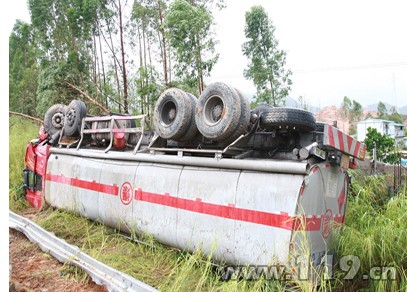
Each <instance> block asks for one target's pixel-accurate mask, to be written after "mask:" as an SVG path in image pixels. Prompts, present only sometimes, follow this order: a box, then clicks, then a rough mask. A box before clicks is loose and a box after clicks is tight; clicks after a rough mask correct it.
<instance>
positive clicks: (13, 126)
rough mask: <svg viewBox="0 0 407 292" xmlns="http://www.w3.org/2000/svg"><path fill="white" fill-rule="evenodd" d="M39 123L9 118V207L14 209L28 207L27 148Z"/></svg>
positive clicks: (36, 131)
mask: <svg viewBox="0 0 407 292" xmlns="http://www.w3.org/2000/svg"><path fill="white" fill-rule="evenodd" d="M38 129H39V125H38V124H36V123H33V122H32V121H30V120H27V119H24V118H20V117H16V116H11V117H10V119H9V133H10V136H9V167H8V170H9V208H10V209H11V210H14V211H18V210H21V209H25V208H27V202H26V200H25V197H24V194H25V192H24V188H23V169H24V168H25V162H24V157H25V149H26V147H27V143H28V142H29V141H30V140H32V139H33V138H35V137H37V136H38Z"/></svg>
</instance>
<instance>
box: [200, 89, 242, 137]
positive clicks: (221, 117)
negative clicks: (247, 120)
mask: <svg viewBox="0 0 407 292" xmlns="http://www.w3.org/2000/svg"><path fill="white" fill-rule="evenodd" d="M241 114H242V110H241V100H240V96H239V94H238V92H237V91H236V90H235V89H234V88H233V87H230V86H228V85H226V84H224V83H221V82H216V83H213V84H210V85H209V86H208V87H206V88H205V90H204V91H203V92H202V94H201V96H200V97H199V99H198V103H197V105H196V111H195V120H196V125H197V127H198V130H199V132H200V133H201V134H202V135H203V136H204V137H206V138H208V139H212V140H214V141H222V140H225V139H227V138H229V137H230V136H231V135H232V134H233V133H234V132H235V131H236V129H237V127H238V125H239V121H240V117H241Z"/></svg>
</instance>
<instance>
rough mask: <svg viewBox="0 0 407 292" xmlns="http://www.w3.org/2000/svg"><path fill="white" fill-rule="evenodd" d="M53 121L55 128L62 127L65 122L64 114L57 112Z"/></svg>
mask: <svg viewBox="0 0 407 292" xmlns="http://www.w3.org/2000/svg"><path fill="white" fill-rule="evenodd" d="M51 123H52V126H53V127H54V128H57V129H60V128H62V126H63V124H64V115H63V114H62V113H56V114H55V115H53V116H52V119H51Z"/></svg>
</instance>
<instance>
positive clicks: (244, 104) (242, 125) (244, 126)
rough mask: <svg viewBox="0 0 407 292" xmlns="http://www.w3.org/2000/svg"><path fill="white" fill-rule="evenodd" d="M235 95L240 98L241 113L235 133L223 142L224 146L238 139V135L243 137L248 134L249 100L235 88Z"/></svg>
mask: <svg viewBox="0 0 407 292" xmlns="http://www.w3.org/2000/svg"><path fill="white" fill-rule="evenodd" d="M235 90H236V93H237V94H238V95H239V98H240V108H241V113H240V120H239V123H238V125H237V128H236V130H235V132H234V133H233V134H232V135H231V136H230V137H229V138H227V139H226V140H225V141H223V142H226V144H230V143H232V142H233V141H235V140H236V139H237V138H239V137H240V135H244V134H246V133H247V132H248V128H249V125H250V103H249V100H248V99H247V98H246V97H245V96H244V95H243V94H242V92H241V91H240V90H239V89H237V88H235Z"/></svg>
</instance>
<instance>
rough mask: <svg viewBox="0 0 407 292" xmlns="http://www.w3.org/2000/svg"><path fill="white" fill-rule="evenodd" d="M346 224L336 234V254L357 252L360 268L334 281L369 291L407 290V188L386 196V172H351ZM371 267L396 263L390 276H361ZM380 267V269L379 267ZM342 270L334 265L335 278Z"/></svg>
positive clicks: (340, 274) (392, 265) (353, 253)
mask: <svg viewBox="0 0 407 292" xmlns="http://www.w3.org/2000/svg"><path fill="white" fill-rule="evenodd" d="M353 174H354V182H353V185H352V192H351V195H350V198H349V201H348V206H347V214H346V219H345V225H344V226H343V228H342V230H341V232H340V233H339V232H338V234H337V236H336V237H335V238H336V241H335V246H336V250H337V252H338V255H339V257H340V256H345V255H355V256H358V260H359V261H360V269H359V272H358V273H357V274H356V279H355V280H353V281H339V280H337V281H336V283H335V284H336V285H335V286H336V287H347V288H348V289H350V290H354V289H356V288H361V287H363V288H364V289H366V290H369V291H407V280H406V273H407V249H406V247H407V190H406V188H405V187H404V188H403V189H402V190H401V191H400V192H399V194H397V195H396V196H394V197H391V198H389V196H388V182H389V179H388V177H386V176H370V177H367V176H364V175H363V174H362V173H360V172H354V173H353ZM373 267H395V268H396V270H397V277H396V280H395V281H392V280H387V281H385V280H381V281H379V280H371V279H370V280H363V279H362V276H363V275H364V274H367V275H369V274H370V269H371V268H373ZM382 271H383V270H382ZM345 274H346V269H345V271H341V269H337V273H336V275H335V276H336V278H337V279H343V278H344V275H345Z"/></svg>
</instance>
